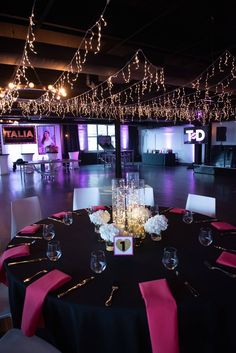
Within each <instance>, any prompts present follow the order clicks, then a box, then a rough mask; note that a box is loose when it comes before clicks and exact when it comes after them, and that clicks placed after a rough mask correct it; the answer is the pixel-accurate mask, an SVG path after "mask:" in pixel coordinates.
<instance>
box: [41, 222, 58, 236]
mask: <svg viewBox="0 0 236 353" xmlns="http://www.w3.org/2000/svg"><path fill="white" fill-rule="evenodd" d="M55 234H56V232H55V227H54V225H53V224H52V223H50V224H44V225H43V238H44V239H45V240H52V239H53V238H54V237H55Z"/></svg>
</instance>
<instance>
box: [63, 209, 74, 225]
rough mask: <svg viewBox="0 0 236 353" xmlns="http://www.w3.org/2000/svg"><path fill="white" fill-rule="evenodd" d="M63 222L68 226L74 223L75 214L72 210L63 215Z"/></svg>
mask: <svg viewBox="0 0 236 353" xmlns="http://www.w3.org/2000/svg"><path fill="white" fill-rule="evenodd" d="M63 222H64V223H65V224H67V225H68V226H69V225H71V224H72V223H73V215H72V212H71V211H68V212H66V213H65V215H64V217H63Z"/></svg>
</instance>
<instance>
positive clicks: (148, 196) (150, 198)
mask: <svg viewBox="0 0 236 353" xmlns="http://www.w3.org/2000/svg"><path fill="white" fill-rule="evenodd" d="M144 193H145V194H144V204H145V205H146V206H154V192H153V188H152V187H151V186H149V185H145V191H144Z"/></svg>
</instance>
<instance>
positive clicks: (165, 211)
mask: <svg viewBox="0 0 236 353" xmlns="http://www.w3.org/2000/svg"><path fill="white" fill-rule="evenodd" d="M172 208H173V207H169V208H167V209H166V210H164V211H161V212H160V214H164V213H167V212H169V211H170V210H172Z"/></svg>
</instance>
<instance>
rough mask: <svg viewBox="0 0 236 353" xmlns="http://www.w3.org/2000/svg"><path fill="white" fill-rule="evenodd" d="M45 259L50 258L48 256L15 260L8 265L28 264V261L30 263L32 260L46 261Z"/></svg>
mask: <svg viewBox="0 0 236 353" xmlns="http://www.w3.org/2000/svg"><path fill="white" fill-rule="evenodd" d="M45 260H48V258H47V257H39V258H38V259H31V260H23V261H14V262H9V263H8V266H13V265H19V264H27V263H30V262H40V261H45Z"/></svg>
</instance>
